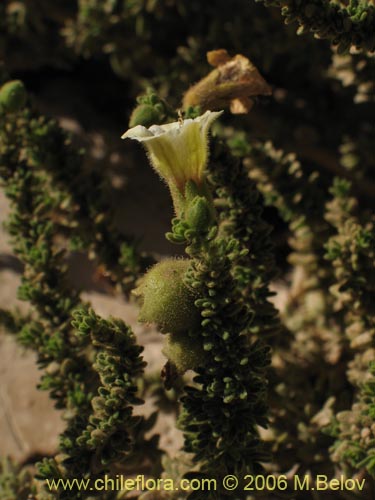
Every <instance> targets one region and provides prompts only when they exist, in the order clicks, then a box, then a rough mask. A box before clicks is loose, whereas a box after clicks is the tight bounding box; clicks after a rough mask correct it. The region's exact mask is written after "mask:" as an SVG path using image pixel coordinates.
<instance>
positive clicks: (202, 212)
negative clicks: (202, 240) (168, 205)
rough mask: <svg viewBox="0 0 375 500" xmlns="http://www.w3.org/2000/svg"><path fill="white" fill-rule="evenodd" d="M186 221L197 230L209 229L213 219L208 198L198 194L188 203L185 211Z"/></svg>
mask: <svg viewBox="0 0 375 500" xmlns="http://www.w3.org/2000/svg"><path fill="white" fill-rule="evenodd" d="M185 221H186V222H187V223H188V224H189V226H190V227H191V228H193V229H195V230H196V231H204V230H205V229H206V230H208V229H209V227H210V224H211V221H212V215H211V210H210V206H209V204H208V201H207V198H205V197H203V196H196V197H195V198H194V199H193V200H192V201H191V202H190V203H188V205H187V207H186V212H185Z"/></svg>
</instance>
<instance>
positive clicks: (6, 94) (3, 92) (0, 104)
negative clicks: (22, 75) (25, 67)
mask: <svg viewBox="0 0 375 500" xmlns="http://www.w3.org/2000/svg"><path fill="white" fill-rule="evenodd" d="M26 97H27V96H26V90H25V87H24V85H23V83H22V82H21V81H20V80H13V81H11V82H7V83H5V84H4V85H3V86H2V87H1V89H0V108H4V110H5V111H9V112H11V113H12V112H15V111H19V110H20V109H22V108H23V107H24V106H25V104H26Z"/></svg>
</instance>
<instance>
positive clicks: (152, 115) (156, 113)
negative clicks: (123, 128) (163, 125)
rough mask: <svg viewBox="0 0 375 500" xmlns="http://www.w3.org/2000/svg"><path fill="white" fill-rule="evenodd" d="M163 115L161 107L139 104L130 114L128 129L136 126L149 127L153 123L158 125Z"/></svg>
mask: <svg viewBox="0 0 375 500" xmlns="http://www.w3.org/2000/svg"><path fill="white" fill-rule="evenodd" d="M163 115H164V110H163V109H162V106H161V105H156V106H152V105H151V104H139V105H138V106H137V107H136V108H135V109H134V110H133V112H132V114H131V117H130V120H129V127H136V126H137V125H143V126H144V127H150V126H151V125H153V124H154V123H159V122H160V118H161V116H163Z"/></svg>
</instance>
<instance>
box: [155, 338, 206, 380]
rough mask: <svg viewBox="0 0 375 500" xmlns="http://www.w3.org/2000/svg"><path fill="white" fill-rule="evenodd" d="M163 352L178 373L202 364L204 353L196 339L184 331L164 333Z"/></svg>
mask: <svg viewBox="0 0 375 500" xmlns="http://www.w3.org/2000/svg"><path fill="white" fill-rule="evenodd" d="M163 353H164V355H165V356H166V357H167V358H168V360H169V361H170V362H171V363H173V364H174V365H175V366H176V368H177V370H178V371H179V372H180V373H185V372H186V370H194V369H196V368H198V366H202V365H204V362H205V355H204V350H203V348H202V346H201V345H200V344H199V343H197V340H196V339H195V338H194V339H193V338H191V337H189V335H188V334H187V333H186V332H185V333H170V334H168V335H166V340H165V343H164V346H163Z"/></svg>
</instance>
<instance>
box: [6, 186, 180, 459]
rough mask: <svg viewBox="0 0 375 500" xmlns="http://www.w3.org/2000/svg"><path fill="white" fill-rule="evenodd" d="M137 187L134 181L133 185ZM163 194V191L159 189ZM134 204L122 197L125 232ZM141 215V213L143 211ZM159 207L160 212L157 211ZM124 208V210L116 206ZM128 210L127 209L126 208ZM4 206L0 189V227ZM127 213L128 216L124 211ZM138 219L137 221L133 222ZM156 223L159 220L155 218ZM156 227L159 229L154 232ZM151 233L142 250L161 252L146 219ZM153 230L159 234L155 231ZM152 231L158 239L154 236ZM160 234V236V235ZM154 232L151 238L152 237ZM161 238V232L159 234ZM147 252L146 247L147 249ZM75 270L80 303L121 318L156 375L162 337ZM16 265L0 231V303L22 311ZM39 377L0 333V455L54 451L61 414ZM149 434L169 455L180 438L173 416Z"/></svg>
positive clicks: (30, 357) (84, 267)
mask: <svg viewBox="0 0 375 500" xmlns="http://www.w3.org/2000/svg"><path fill="white" fill-rule="evenodd" d="M137 182H138V183H139V182H141V181H140V180H139V179H138V181H137V180H135V183H137ZM164 189H165V188H164ZM137 202H139V198H137V197H136V196H130V197H128V198H127V203H128V204H129V203H133V213H135V212H137V216H136V217H133V218H132V217H130V218H128V220H130V221H131V222H130V227H127V228H126V229H132V227H133V228H134V229H136V228H137V227H139V220H140V219H141V218H142V216H143V217H144V215H145V214H144V213H139V211H138V208H137V207H134V204H136V203H137ZM153 203H154V204H156V207H157V210H156V211H155V206H154V210H153V216H154V217H155V213H156V212H160V211H161V212H163V210H161V209H163V208H165V206H163V203H164V204H165V203H166V200H164V199H163V197H159V199H157V198H155V197H153ZM144 205H145V204H143V208H142V210H145V209H147V207H145V206H144ZM160 207H161V208H160ZM120 208H122V209H123V208H124V207H120ZM126 210H129V206H127V207H126ZM8 212H9V207H8V203H7V200H6V198H5V195H4V194H3V193H2V192H1V190H0V224H1V226H2V225H3V222H4V220H6V218H7V214H8ZM128 213H129V212H128ZM137 218H138V220H137ZM161 219H162V220H161V226H163V224H164V225H165V226H166V220H167V217H166V216H165V215H164V220H163V217H161ZM159 220H160V219H159ZM157 225H159V227H157ZM150 227H151V228H152V230H151V234H148V236H147V238H146V239H145V241H144V242H143V243H142V245H143V247H144V248H146V249H149V248H150V247H151V245H152V244H155V243H156V247H157V249H158V250H159V251H165V249H166V247H167V245H168V244H167V245H165V244H164V243H163V238H161V237H160V236H159V235H160V232H161V231H160V229H161V230H162V231H163V229H165V230H167V229H168V228H167V226H166V227H165V228H164V227H162V228H160V222H158V224H155V220H154V219H153V220H152V223H151V224H150ZM158 229H159V231H158ZM157 231H158V236H156V232H157ZM164 232H165V231H164ZM153 233H155V234H153ZM161 234H163V233H161ZM147 247H149V248H147ZM76 264H77V266H78V265H79V266H80V269H81V275H80V274H78V280H79V281H80V282H81V283H82V282H83V283H84V284H85V285H87V288H88V290H89V291H87V292H85V293H83V297H82V298H83V299H84V300H85V301H90V302H91V304H92V306H93V308H94V310H95V311H96V312H97V313H98V314H100V315H103V316H104V317H108V316H110V315H112V316H114V317H119V318H122V319H123V320H124V321H126V322H127V323H128V324H130V325H131V326H132V327H133V330H134V332H135V333H136V335H137V338H138V341H139V343H140V344H141V345H143V346H144V348H145V350H144V358H145V360H146V361H147V363H148V366H147V371H148V372H149V373H160V370H161V368H162V367H163V365H164V363H165V358H164V356H163V355H162V353H161V349H162V336H161V335H160V334H159V333H157V332H156V331H155V330H154V329H153V328H151V327H147V326H144V325H140V324H139V323H137V308H136V306H135V305H134V304H129V303H127V302H126V301H125V300H124V299H123V298H122V297H120V296H113V295H106V294H104V293H99V292H97V291H92V290H90V284H92V283H90V279H91V278H90V273H91V272H92V267H91V265H90V264H89V263H88V262H86V261H84V262H79V263H76ZM21 269H22V266H21V265H20V263H19V262H18V260H17V259H16V258H15V257H14V256H13V254H12V251H11V247H10V245H9V243H8V235H7V234H6V232H5V231H4V229H3V228H2V229H1V230H0V304H1V307H3V308H11V309H12V308H14V307H19V308H20V309H21V310H22V309H25V306H26V304H25V303H23V302H20V301H19V300H17V298H16V295H17V287H18V285H19V282H20V273H21ZM39 378H40V373H39V371H38V369H37V367H36V363H35V355H34V353H32V352H27V351H25V349H23V348H22V347H20V346H18V345H17V344H16V342H15V341H14V339H13V338H12V337H11V336H9V335H7V334H5V332H3V331H1V332H0V456H4V455H8V456H11V457H13V458H14V459H16V460H17V461H20V462H24V461H27V460H28V458H29V457H30V456H35V455H39V454H40V455H45V454H52V453H54V452H55V450H56V447H57V443H58V434H59V433H60V432H61V431H62V430H63V429H64V423H63V421H62V419H61V416H62V415H61V412H59V411H57V410H56V409H54V407H53V402H52V401H51V400H50V399H49V397H48V394H47V393H45V392H43V391H39V390H37V388H36V387H37V384H38V382H39ZM152 410H153V405H152V402H150V401H147V402H146V404H145V405H144V406H143V407H140V409H139V408H137V413H142V412H143V413H144V414H146V415H148V414H149V413H151V411H152ZM155 432H157V433H159V434H160V436H161V440H160V445H161V447H162V448H164V449H166V450H168V451H169V453H171V454H172V455H173V453H174V452H175V451H176V450H177V449H178V448H179V447H180V446H181V444H182V436H181V433H180V432H179V431H177V430H176V429H175V428H174V416H173V414H163V415H160V417H159V419H158V421H157V425H156V427H155Z"/></svg>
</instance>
